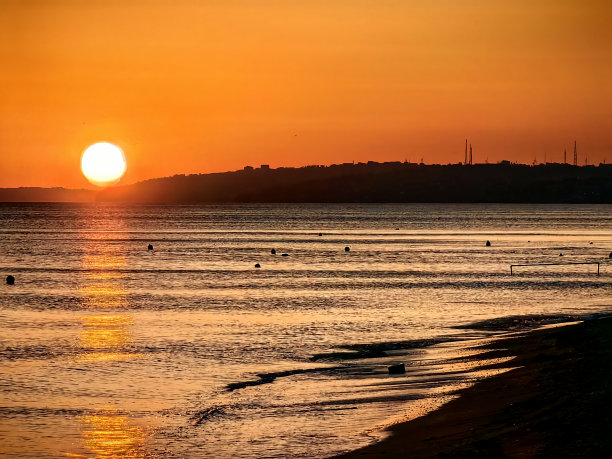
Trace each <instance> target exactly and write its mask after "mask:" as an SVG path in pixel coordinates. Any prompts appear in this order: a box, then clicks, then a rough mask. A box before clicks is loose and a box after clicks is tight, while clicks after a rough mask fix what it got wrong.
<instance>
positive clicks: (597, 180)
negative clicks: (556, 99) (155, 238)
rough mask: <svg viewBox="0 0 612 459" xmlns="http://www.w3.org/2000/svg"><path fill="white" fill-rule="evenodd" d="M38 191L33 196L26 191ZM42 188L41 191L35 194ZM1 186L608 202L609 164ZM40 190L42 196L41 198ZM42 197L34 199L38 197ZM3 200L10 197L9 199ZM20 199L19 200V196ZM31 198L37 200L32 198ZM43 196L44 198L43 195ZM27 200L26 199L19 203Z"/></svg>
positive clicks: (266, 198) (286, 171)
mask: <svg viewBox="0 0 612 459" xmlns="http://www.w3.org/2000/svg"><path fill="white" fill-rule="evenodd" d="M32 190H36V192H34V191H32ZM41 190H42V191H41ZM44 190H45V189H31V188H28V189H25V188H24V189H0V200H1V201H6V200H9V201H19V200H22V201H32V200H38V201H45V200H46V201H90V200H91V199H92V197H94V196H95V199H96V200H98V201H109V202H133V203H167V204H197V203H241V202H242V203H248V202H268V203H269V202H296V203H297V202H398V203H399V202H516V203H521V202H522V203H612V166H610V165H599V166H597V167H596V166H583V167H577V166H571V165H568V164H547V165H538V166H527V165H523V164H511V163H509V162H507V161H504V162H502V163H499V164H476V165H472V166H464V165H461V164H456V165H445V166H442V165H419V164H414V163H400V162H393V163H375V162H369V163H359V164H351V163H348V164H339V165H332V166H307V167H302V168H279V169H270V168H268V167H267V166H266V167H261V168H257V169H253V168H249V167H247V168H245V169H243V170H239V171H235V172H224V173H217V174H198V175H187V176H186V175H175V176H173V177H166V178H158V179H152V180H146V181H144V182H139V183H136V184H134V185H128V186H119V187H113V188H108V189H105V190H103V191H99V192H94V191H91V192H89V191H86V190H79V191H76V190H75V191H71V190H63V189H47V191H44ZM45 193H46V194H45ZM43 195H44V196H47V199H39V198H40V197H41V196H43ZM7 196H8V198H9V199H7ZM20 196H21V197H23V199H19V197H20ZM32 196H34V197H35V198H36V199H30V198H32ZM44 196H43V197H44ZM26 197H27V198H28V199H25V198H26Z"/></svg>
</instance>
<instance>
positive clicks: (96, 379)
mask: <svg viewBox="0 0 612 459" xmlns="http://www.w3.org/2000/svg"><path fill="white" fill-rule="evenodd" d="M0 212H1V215H0V274H2V285H0V327H1V336H0V394H1V398H0V455H5V456H19V457H24V456H30V457H34V456H36V457H62V456H67V457H113V456H123V457H156V456H159V457H187V456H191V457H206V456H208V457H264V456H265V457H286V456H297V457H326V456H329V455H332V454H334V453H337V452H340V451H346V450H350V449H353V448H355V447H358V446H361V445H363V444H366V443H368V442H371V441H373V439H375V438H376V436H377V435H378V431H379V428H380V427H381V426H384V425H385V424H388V423H389V422H393V421H394V420H397V419H401V418H405V417H413V416H415V415H417V414H418V413H419V412H422V410H426V409H429V408H431V407H433V406H435V404H436V403H440V402H441V401H443V400H445V399H444V397H442V398H439V399H432V398H429V397H431V396H432V395H444V394H447V393H448V392H449V390H451V389H452V388H453V387H457V384H459V385H460V384H462V383H464V382H467V381H469V380H470V378H473V377H474V376H478V375H479V373H478V372H469V371H468V370H469V368H467V367H465V368H459V367H456V368H451V367H448V366H444V369H445V371H440V369H441V368H442V366H441V365H442V363H441V362H443V358H442V356H443V355H447V356H448V355H449V352H450V353H452V352H461V351H460V350H458V348H457V347H456V346H457V345H456V344H453V343H446V344H442V345H439V346H434V347H432V348H428V350H423V349H419V348H416V349H404V350H403V351H397V352H390V353H389V356H388V357H385V358H368V359H357V358H350V356H349V358H346V356H344V358H331V357H328V358H322V359H315V360H313V359H312V357H313V356H315V355H317V354H325V353H334V352H336V353H337V352H339V351H343V350H344V351H346V349H342V346H343V345H351V344H368V343H382V342H393V341H410V340H422V339H428V338H439V337H443V336H444V337H448V336H450V335H456V336H457V337H458V338H471V337H478V336H482V335H477V334H476V333H475V332H473V331H468V330H459V329H453V328H451V327H452V326H455V325H460V324H466V323H470V322H473V321H475V320H481V319H485V318H494V317H503V316H508V315H516V314H533V313H559V312H564V313H567V312H569V313H585V312H587V313H588V312H597V311H604V310H610V309H612V301H611V299H610V298H611V295H610V293H611V290H612V288H611V287H612V284H611V280H612V264H610V263H609V262H607V261H606V260H607V257H608V254H609V253H610V251H611V250H612V206H595V205H594V206H584V205H583V206H570V205H542V206H533V205H531V206H527V205H248V206H246V205H244V206H186V207H181V206H168V207H164V206H139V207H129V206H110V205H49V204H32V205H8V204H4V205H0ZM319 233H322V236H319ZM486 240H490V241H491V243H492V247H485V241H486ZM149 243H150V244H153V245H154V248H155V250H154V251H148V250H147V245H148V244H149ZM345 246H350V252H345V250H344V247H345ZM272 248H275V249H276V250H277V254H276V255H271V254H270V249H272ZM282 253H287V254H288V255H289V256H286V257H283V256H281V254H282ZM560 253H563V257H562V258H561V257H560V256H559V254H560ZM559 260H563V261H598V260H604V264H602V266H601V275H600V276H599V277H598V276H597V275H596V272H597V268H596V266H595V265H571V266H555V267H547V268H546V267H542V268H518V269H517V271H516V273H515V274H514V275H513V276H510V275H509V274H510V273H509V265H510V264H512V263H543V262H557V261H559ZM255 263H260V264H261V269H255V268H254V264H255ZM7 274H13V275H14V276H15V277H16V285H14V286H7V285H4V278H5V277H6V275H7ZM453 346H455V347H453ZM400 347H401V346H400ZM335 357H338V355H336V356H335ZM392 362H406V363H407V364H408V365H409V368H410V369H411V371H409V372H408V374H407V375H405V376H400V377H390V376H388V375H387V374H386V365H387V364H389V363H392ZM449 368H451V369H450V370H449ZM258 375H263V376H262V377H260V376H258ZM232 389H233V390H232Z"/></svg>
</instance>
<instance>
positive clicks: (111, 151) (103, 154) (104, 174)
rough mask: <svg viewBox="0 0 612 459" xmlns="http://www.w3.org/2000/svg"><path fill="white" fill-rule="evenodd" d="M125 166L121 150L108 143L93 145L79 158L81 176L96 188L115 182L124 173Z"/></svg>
mask: <svg viewBox="0 0 612 459" xmlns="http://www.w3.org/2000/svg"><path fill="white" fill-rule="evenodd" d="M126 166H127V165H126V162H125V155H124V154H123V151H122V150H121V148H119V147H118V146H116V145H113V144H112V143H108V142H99V143H94V144H93V145H91V146H90V147H88V148H87V149H86V150H85V151H84V152H83V156H81V170H82V171H83V175H84V176H85V178H87V180H89V181H90V182H91V183H93V184H94V185H97V186H108V185H112V184H113V183H115V182H117V181H118V180H119V179H120V178H121V177H122V176H123V174H124V173H125V169H126Z"/></svg>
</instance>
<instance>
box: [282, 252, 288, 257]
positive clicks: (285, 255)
mask: <svg viewBox="0 0 612 459" xmlns="http://www.w3.org/2000/svg"><path fill="white" fill-rule="evenodd" d="M288 256H289V254H288V253H283V254H281V257H288Z"/></svg>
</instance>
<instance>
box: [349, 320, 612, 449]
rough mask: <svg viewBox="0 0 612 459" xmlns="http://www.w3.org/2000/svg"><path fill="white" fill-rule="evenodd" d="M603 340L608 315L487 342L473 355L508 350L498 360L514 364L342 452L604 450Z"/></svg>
mask: <svg viewBox="0 0 612 459" xmlns="http://www.w3.org/2000/svg"><path fill="white" fill-rule="evenodd" d="M488 325H489V324H487V323H484V327H482V328H483V329H486V327H487V326H488ZM476 328H478V327H476ZM611 345H612V317H603V318H600V319H596V320H587V321H585V322H583V323H580V324H577V325H570V326H566V327H561V328H552V329H543V330H537V331H534V332H532V333H528V334H526V335H524V336H521V337H519V338H517V339H512V338H510V339H506V340H504V341H502V342H493V343H492V344H489V345H488V346H486V347H485V349H488V352H485V353H484V354H479V355H477V356H476V357H474V358H477V359H478V358H498V357H507V356H516V358H515V359H514V360H512V361H511V362H508V363H506V364H501V366H504V365H506V366H507V365H510V366H512V367H513V368H514V369H512V370H510V371H509V372H507V373H502V374H500V375H497V376H493V377H490V378H488V379H484V380H482V381H480V382H478V383H477V384H476V385H474V386H473V387H470V388H468V389H465V390H462V391H461V392H460V393H459V394H460V397H459V398H457V399H455V400H452V401H451V402H449V403H447V404H446V405H444V406H443V407H442V408H440V409H439V410H437V411H433V412H431V413H429V414H428V415H426V416H423V417H420V418H417V419H414V420H413V421H409V422H407V423H402V424H396V425H393V426H391V427H390V428H389V430H390V431H391V432H392V435H391V436H390V437H388V438H387V439H385V440H383V441H382V442H380V443H377V444H374V445H372V446H369V447H366V448H363V449H360V450H357V451H354V452H352V453H348V454H346V455H345V456H343V457H345V458H347V459H353V458H374V457H376V458H379V457H385V458H405V457H421V458H423V457H445V458H450V457H454V458H459V457H461V458H473V457H482V458H488V457H512V458H519V457H520V458H526V457H551V458H552V457H584V458H593V457H609V455H610V449H611V448H612V409H611V408H612V391H611V390H610V389H611V388H612V350H611V349H612V346H611Z"/></svg>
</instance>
